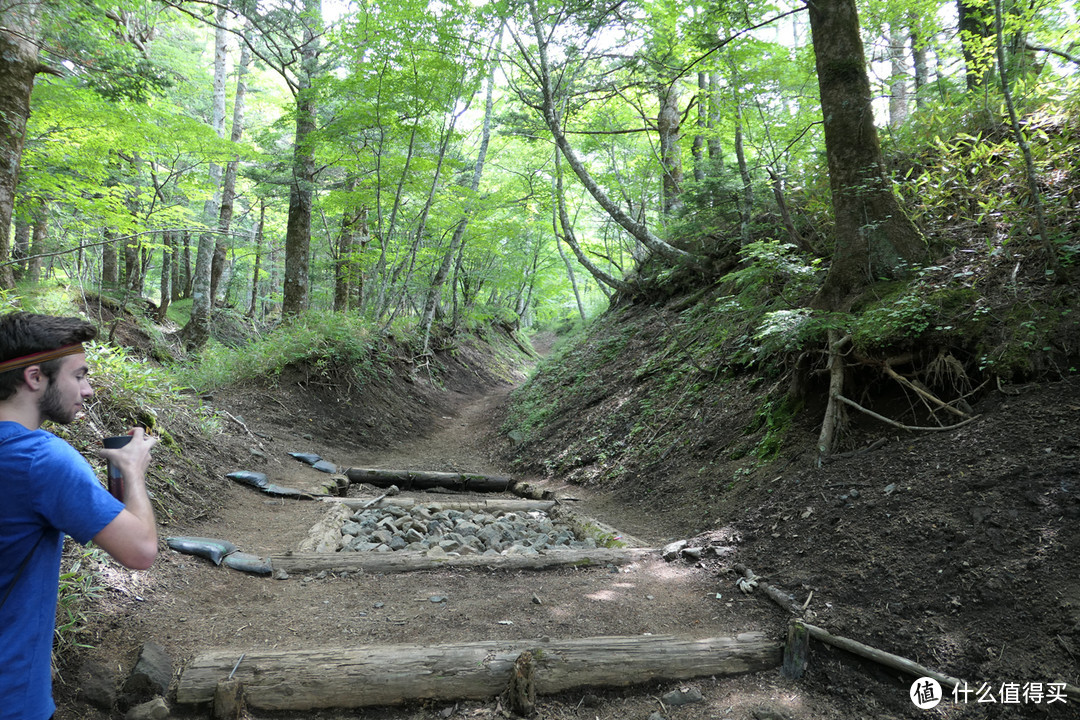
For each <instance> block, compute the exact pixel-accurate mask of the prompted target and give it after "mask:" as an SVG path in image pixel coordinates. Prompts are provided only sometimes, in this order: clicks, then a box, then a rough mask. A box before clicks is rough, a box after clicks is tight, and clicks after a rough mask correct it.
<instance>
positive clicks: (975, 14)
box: [956, 0, 993, 90]
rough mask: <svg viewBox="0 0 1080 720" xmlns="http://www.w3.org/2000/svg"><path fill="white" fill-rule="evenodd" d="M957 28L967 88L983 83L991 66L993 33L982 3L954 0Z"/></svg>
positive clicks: (973, 87) (971, 88) (970, 88)
mask: <svg viewBox="0 0 1080 720" xmlns="http://www.w3.org/2000/svg"><path fill="white" fill-rule="evenodd" d="M956 15H957V30H958V31H959V33H958V34H959V36H960V47H961V49H962V50H963V53H964V67H965V78H966V79H967V87H968V90H974V89H975V88H977V87H980V86H981V85H982V84H983V79H984V78H985V76H986V73H987V72H988V71H989V70H990V68H991V67H992V66H993V60H992V58H993V33H992V31H991V28H990V22H989V20H990V18H989V16H988V15H987V13H986V10H985V8H984V6H983V3H973V2H971V1H970V0H956Z"/></svg>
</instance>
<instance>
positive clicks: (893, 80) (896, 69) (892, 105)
mask: <svg viewBox="0 0 1080 720" xmlns="http://www.w3.org/2000/svg"><path fill="white" fill-rule="evenodd" d="M907 116H908V86H907V71H906V68H905V67H904V32H903V27H902V26H901V25H900V23H899V22H893V23H892V24H890V25H889V127H891V128H893V129H894V130H895V129H898V128H900V127H902V126H903V125H904V123H905V122H907Z"/></svg>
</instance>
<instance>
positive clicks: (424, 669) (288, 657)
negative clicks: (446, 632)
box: [176, 632, 782, 710]
mask: <svg viewBox="0 0 1080 720" xmlns="http://www.w3.org/2000/svg"><path fill="white" fill-rule="evenodd" d="M526 652H528V653H529V654H530V657H531V664H532V669H531V672H532V673H533V678H532V679H533V683H534V685H535V691H536V692H537V693H544V694H551V693H558V692H563V691H566V690H571V689H574V688H580V687H605V686H609V687H610V686H616V687H625V686H628V685H635V684H640V683H645V682H654V681H656V680H686V679H690V678H695V677H709V676H714V675H738V674H742V673H747V672H756V671H761V670H768V669H771V668H775V667H778V666H779V665H780V660H781V652H782V648H781V644H780V643H779V642H777V641H774V640H769V639H767V638H766V637H765V635H764V633H759V632H751V633H743V634H740V635H738V636H736V637H716V638H705V639H685V638H677V637H674V636H670V635H645V636H640V637H638V636H634V637H595V638H583V639H580V640H555V641H547V642H545V641H540V640H517V641H514V640H509V641H506V640H504V641H490V642H472V643H458V644H444V645H382V646H379V645H373V646H365V647H354V648H324V649H316V650H295V651H287V650H276V651H274V650H248V651H247V653H246V654H245V656H244V659H243V662H241V663H240V664H239V666H238V667H236V668H235V676H234V677H235V679H237V680H239V681H240V683H241V684H242V685H243V687H244V694H245V697H246V698H247V704H248V706H250V707H252V708H259V709H263V710H311V709H315V708H356V707H367V706H372V705H400V704H401V703H404V702H409V701H415V700H424V699H436V700H456V699H484V698H492V697H495V696H497V695H499V694H500V693H502V692H503V691H504V690H505V689H506V688H507V687H508V686H509V684H510V681H511V674H512V672H513V668H514V664H515V662H516V661H517V660H518V659H519V658H520V657H521V656H522V654H523V653H526ZM239 655H240V652H239V651H237V650H217V651H212V652H208V653H204V654H202V655H199V656H198V657H196V658H195V659H194V660H193V661H192V662H191V663H190V664H188V666H187V667H186V668H184V670H183V672H182V674H181V676H180V682H179V686H178V688H177V691H176V700H177V702H179V703H182V704H189V703H205V702H210V701H211V700H213V698H214V691H215V689H216V688H217V686H218V683H219V682H220V681H222V680H224V679H225V678H226V676H228V675H229V672H230V670H231V669H233V668H234V666H235V664H236V658H237V657H238V656H239Z"/></svg>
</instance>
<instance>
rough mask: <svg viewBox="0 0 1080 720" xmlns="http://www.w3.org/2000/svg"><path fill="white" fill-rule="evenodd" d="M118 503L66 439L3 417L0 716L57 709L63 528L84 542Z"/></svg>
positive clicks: (34, 715) (9, 718) (41, 714)
mask: <svg viewBox="0 0 1080 720" xmlns="http://www.w3.org/2000/svg"><path fill="white" fill-rule="evenodd" d="M123 509H124V506H123V504H122V503H121V502H119V501H118V500H116V499H115V498H114V497H113V496H112V495H110V494H109V493H108V491H106V490H105V488H104V487H102V485H101V483H100V482H98V479H97V476H96V475H95V474H94V470H93V468H91V467H90V464H89V463H88V462H86V459H85V458H83V457H82V455H80V454H79V453H78V452H77V451H76V450H75V448H73V447H71V445H69V444H67V443H66V442H64V441H63V440H61V439H60V438H58V437H56V436H55V435H53V434H52V433H50V432H48V431H46V430H27V429H26V428H25V427H23V426H22V425H20V424H18V423H14V422H0V600H3V598H4V596H5V595H7V600H3V606H2V607H0V720H45V719H46V718H49V717H50V716H52V714H53V712H55V710H56V706H55V704H54V703H53V698H52V675H51V660H52V641H53V630H54V627H55V624H56V595H57V585H58V578H59V575H60V551H61V548H62V546H63V540H64V534H65V533H66V534H68V535H70V536H71V537H73V538H74V539H75V540H76V541H77V542H79V543H82V544H86V543H87V542H89V541H90V540H91V538H93V537H94V536H95V535H97V534H98V533H99V532H101V530H102V529H104V527H105V526H106V525H108V524H109V523H110V522H112V520H113V518H115V517H116V516H117V515H119V514H120V511H121V510H123ZM39 540H40V542H39ZM31 553H33V556H32V557H31V558H30V561H29V562H28V563H26V566H25V567H24V568H23V570H22V573H21V574H19V567H20V566H21V565H22V564H23V560H25V559H26V558H27V557H28V556H29V555H30V554H31ZM16 574H18V577H15V576H16ZM9 590H10V591H11V593H10V594H9V595H8V591H9Z"/></svg>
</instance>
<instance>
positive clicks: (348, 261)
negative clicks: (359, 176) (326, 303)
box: [334, 176, 367, 313]
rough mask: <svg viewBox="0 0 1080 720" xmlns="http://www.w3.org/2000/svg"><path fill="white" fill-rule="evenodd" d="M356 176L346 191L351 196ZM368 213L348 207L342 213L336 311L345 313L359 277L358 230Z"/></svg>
mask: <svg viewBox="0 0 1080 720" xmlns="http://www.w3.org/2000/svg"><path fill="white" fill-rule="evenodd" d="M356 182H357V181H356V176H350V177H349V180H348V182H347V184H346V191H347V192H348V193H349V195H350V196H351V195H352V194H353V192H355V190H356ZM361 214H364V215H366V214H367V208H363V209H362V210H360V211H356V210H354V209H353V208H351V207H346V208H345V209H344V210H343V211H342V213H341V231H340V233H339V234H338V247H337V260H336V261H335V263H334V312H338V313H343V312H346V311H347V310H348V309H349V298H350V297H351V296H352V285H353V280H354V278H356V277H357V274H356V270H355V266H356V257H355V255H356V231H355V229H354V228H355V226H356V224H357V223H358V222H360V215H361Z"/></svg>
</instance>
